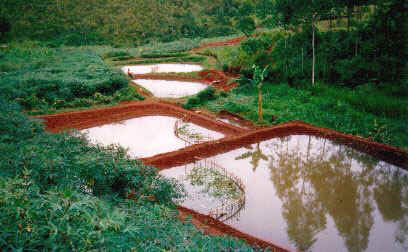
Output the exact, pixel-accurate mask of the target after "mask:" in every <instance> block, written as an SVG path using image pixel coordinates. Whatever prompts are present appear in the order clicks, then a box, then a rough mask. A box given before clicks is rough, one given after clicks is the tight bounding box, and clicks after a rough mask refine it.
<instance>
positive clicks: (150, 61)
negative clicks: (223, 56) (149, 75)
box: [127, 55, 206, 65]
mask: <svg viewBox="0 0 408 252" xmlns="http://www.w3.org/2000/svg"><path fill="white" fill-rule="evenodd" d="M205 60H206V57H202V56H194V55H192V56H185V57H176V58H165V57H164V58H159V59H140V60H137V61H130V62H127V64H130V65H144V64H158V63H166V62H168V63H181V62H194V63H198V62H203V61H205Z"/></svg>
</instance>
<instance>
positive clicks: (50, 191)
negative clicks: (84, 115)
mask: <svg viewBox="0 0 408 252" xmlns="http://www.w3.org/2000/svg"><path fill="white" fill-rule="evenodd" d="M0 131H1V132H2V134H1V135H0V152H1V153H7V154H6V155H3V156H2V158H1V159H0V249H1V250H41V251H44V250H45V251H49V250H80V251H88V250H136V251H159V250H170V249H173V250H181V249H187V250H227V249H233V250H237V249H240V250H245V251H250V250H252V249H251V248H249V247H248V246H247V245H245V244H244V243H243V242H240V241H238V240H236V239H232V238H226V237H210V236H205V235H203V234H201V233H199V232H198V231H197V230H196V229H195V228H194V227H193V226H192V225H191V224H183V223H181V222H180V221H179V220H178V219H177V211H176V209H175V207H174V204H173V203H172V201H171V200H172V199H178V198H179V197H180V196H181V195H182V193H183V190H182V188H181V187H180V186H179V185H178V184H176V183H175V182H174V181H170V180H168V179H165V178H163V177H161V176H160V175H158V173H157V172H156V171H155V169H154V168H152V167H148V166H144V165H143V164H142V163H141V162H140V161H137V160H131V159H129V158H128V156H127V154H126V151H125V150H124V149H122V148H119V147H116V146H109V147H106V148H104V147H100V146H94V145H89V144H88V142H87V141H86V140H85V138H84V137H82V136H79V135H78V134H77V136H73V135H72V134H67V133H62V134H49V133H46V132H44V130H43V129H42V124H41V123H40V122H39V121H34V120H29V119H28V118H27V116H26V115H25V114H24V113H23V112H22V110H21V108H20V106H18V105H17V104H15V103H12V102H10V101H8V100H7V98H6V97H4V96H3V95H0ZM128 197H130V198H132V199H128Z"/></svg>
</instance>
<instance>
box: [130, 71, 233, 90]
mask: <svg viewBox="0 0 408 252" xmlns="http://www.w3.org/2000/svg"><path fill="white" fill-rule="evenodd" d="M129 77H130V78H131V79H132V80H137V79H148V80H169V81H191V82H200V83H203V84H205V85H209V86H213V87H215V88H216V89H218V90H224V91H228V90H231V89H233V88H235V87H237V86H238V83H236V82H233V81H232V79H234V78H238V77H239V74H230V73H224V72H222V71H218V70H205V71H201V72H199V77H198V78H193V77H184V76H178V75H175V74H154V73H148V74H134V73H130V74H129Z"/></svg>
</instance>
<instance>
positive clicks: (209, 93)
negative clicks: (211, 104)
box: [183, 86, 217, 109]
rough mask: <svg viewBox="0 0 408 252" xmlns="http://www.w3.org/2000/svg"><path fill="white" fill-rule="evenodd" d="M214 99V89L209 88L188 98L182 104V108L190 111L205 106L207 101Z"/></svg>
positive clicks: (215, 96)
mask: <svg viewBox="0 0 408 252" xmlns="http://www.w3.org/2000/svg"><path fill="white" fill-rule="evenodd" d="M216 98H217V95H216V93H215V88H214V87H211V86H210V87H208V88H206V89H204V90H203V91H200V92H199V93H198V94H196V95H194V96H192V97H190V98H188V99H187V101H186V102H185V103H184V104H183V107H184V108H185V109H191V108H194V107H197V106H199V105H203V104H206V103H207V102H208V101H211V100H214V99H216Z"/></svg>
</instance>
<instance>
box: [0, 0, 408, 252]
mask: <svg viewBox="0 0 408 252" xmlns="http://www.w3.org/2000/svg"><path fill="white" fill-rule="evenodd" d="M407 8H408V7H407V5H406V3H404V1H403V0H385V1H384V0H383V1H380V0H367V1H366V0H360V1H340V0H333V1H324V0H321V1H320V0H316V1H312V2H306V1H301V0H214V1H198V0H191V1H176V0H174V1H173V0H172V1H162V0H152V1H144V0H107V1H101V0H90V1H79V0H61V1H57V2H55V1H51V0H41V1H40V0H33V1H30V2H29V3H27V1H22V0H16V1H1V2H0V43H2V44H0V132H1V134H0V153H4V155H2V159H0V249H1V250H27V251H28V250H81V251H88V250H108V251H110V250H126V251H127V250H136V251H168V250H192V251H226V250H244V251H246V250H251V248H249V247H248V246H247V245H246V244H244V243H242V242H241V241H238V240H236V239H232V238H228V237H209V236H205V235H203V234H201V233H199V232H197V231H196V230H195V228H194V227H193V226H192V225H191V224H189V223H185V224H183V223H182V222H180V221H178V220H177V217H176V215H177V211H176V209H175V205H174V202H173V201H176V200H181V198H182V196H183V194H184V192H183V189H182V188H181V186H180V185H179V184H177V183H176V182H175V181H171V180H167V179H165V178H163V177H161V176H160V175H158V174H157V172H156V171H155V170H154V169H153V168H152V167H147V166H144V165H142V164H141V162H140V161H137V160H132V159H130V158H129V157H128V156H127V154H126V150H124V149H122V148H120V147H117V146H109V147H101V146H94V145H88V142H87V141H86V139H85V137H83V136H81V135H80V134H79V133H72V134H68V133H61V134H49V133H47V132H45V131H44V130H43V128H42V125H41V123H40V122H38V121H35V120H31V119H28V118H27V115H26V114H25V113H24V112H26V113H30V114H45V113H53V112H57V111H65V110H69V109H78V108H83V107H90V106H107V105H112V104H117V103H118V102H121V101H128V100H139V99H143V97H141V96H140V95H138V94H137V93H136V91H135V90H134V89H133V88H132V87H130V86H129V85H128V80H127V78H126V76H125V75H124V74H122V73H120V71H119V70H118V69H116V68H114V67H113V66H111V65H116V64H122V63H123V62H130V63H132V64H146V63H162V62H187V61H188V62H202V61H204V60H205V59H206V57H202V56H196V55H193V54H190V53H188V52H187V51H189V50H191V49H193V48H198V47H199V46H200V45H201V44H202V43H206V42H211V41H214V38H213V37H219V36H226V37H224V38H226V39H228V38H232V37H228V36H230V35H231V34H234V33H236V32H238V31H240V32H242V33H243V34H245V36H247V40H245V41H244V42H243V43H241V44H240V45H238V46H228V47H220V48H208V49H206V50H204V51H203V52H201V54H202V55H205V56H208V57H212V58H214V59H215V60H216V62H217V65H216V67H217V68H219V69H222V70H224V71H229V72H235V73H241V75H242V78H241V81H240V82H241V85H240V87H238V88H236V89H234V90H233V91H232V92H230V93H226V92H219V93H217V92H216V90H215V89H214V88H213V87H209V88H207V89H205V90H204V91H202V92H200V93H198V94H197V95H195V96H192V97H190V98H188V100H187V101H186V102H185V103H184V104H183V106H184V107H185V108H188V109H191V108H195V107H199V106H205V107H207V108H208V109H210V110H212V111H220V110H228V111H231V112H234V113H238V114H240V115H242V116H244V117H245V118H247V119H250V120H253V121H261V122H260V123H267V124H278V123H282V122H288V121H291V120H303V121H306V122H309V123H312V124H315V125H318V126H321V127H327V128H331V129H335V130H338V131H341V132H345V133H350V134H353V135H360V136H363V137H368V138H371V139H373V140H375V141H378V142H382V143H387V144H392V145H395V146H399V147H402V148H406V149H407V148H408V127H407V126H406V125H407V118H408V99H407V97H408V91H407V90H408V86H407V85H408V81H407V76H408V65H407V63H406V58H407V56H408V48H407V45H408V43H407V37H406V34H407V32H408V31H407V30H408V26H407V24H408V22H406V17H407V16H406V14H405V13H407ZM256 28H257V31H258V32H255V29H256ZM259 28H264V29H259ZM265 28H268V29H265ZM211 38H212V39H211ZM217 40H222V38H217ZM69 46H70V47H69ZM141 57H142V58H145V59H142V60H140V61H136V59H137V58H141ZM133 61H135V62H133ZM211 62H212V61H211ZM253 65H255V66H256V67H254V68H252V66H253ZM267 65H270V68H269V70H270V71H269V73H268V74H267V75H265V76H263V75H262V77H264V78H262V79H259V78H258V77H259V69H264V68H265V66H267ZM256 69H258V72H256ZM158 75H159V74H158ZM179 75H180V76H187V77H197V73H185V74H179ZM257 76H258V77H257ZM254 79H255V82H256V83H257V85H258V87H259V89H258V90H255V89H254V88H253V87H251V86H250V85H246V84H247V83H248V80H254ZM245 80H247V81H245ZM259 105H262V106H259ZM260 109H262V112H257V111H260ZM262 114H263V117H258V116H260V115H262ZM260 119H261V120H260ZM195 172H196V175H200V176H198V177H196V178H195V179H196V182H197V183H202V181H201V180H200V179H201V178H202V176H201V175H203V174H205V175H208V174H210V173H209V171H205V170H197V171H195ZM213 175H214V176H213ZM211 176H213V178H214V179H213V180H211V181H210V183H212V184H213V185H214V186H216V187H217V186H218V185H223V184H227V183H228V181H221V180H219V179H218V178H217V176H218V175H216V174H212V175H211ZM219 182H220V183H219ZM209 190H210V189H209ZM211 190H212V189H211ZM229 190H230V189H229V188H224V189H223V188H221V189H220V188H218V187H217V189H215V190H214V191H213V193H215V194H217V193H221V194H222V193H227V194H228V193H232V194H233V193H234V192H233V191H229Z"/></svg>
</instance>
